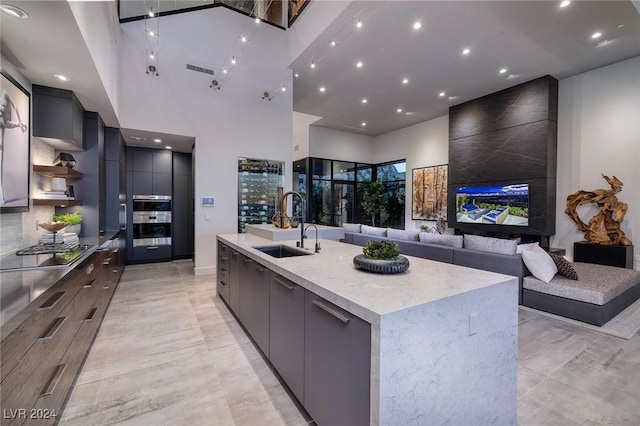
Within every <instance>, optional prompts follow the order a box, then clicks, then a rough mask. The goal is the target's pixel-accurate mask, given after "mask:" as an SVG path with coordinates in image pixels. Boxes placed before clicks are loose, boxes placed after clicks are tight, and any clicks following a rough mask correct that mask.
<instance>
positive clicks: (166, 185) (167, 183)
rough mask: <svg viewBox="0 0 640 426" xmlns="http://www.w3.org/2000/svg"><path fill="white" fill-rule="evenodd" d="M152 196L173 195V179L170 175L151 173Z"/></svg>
mask: <svg viewBox="0 0 640 426" xmlns="http://www.w3.org/2000/svg"><path fill="white" fill-rule="evenodd" d="M151 179H152V181H153V192H152V194H153V195H171V194H173V179H172V176H171V173H155V172H154V173H153V176H152V177H151Z"/></svg>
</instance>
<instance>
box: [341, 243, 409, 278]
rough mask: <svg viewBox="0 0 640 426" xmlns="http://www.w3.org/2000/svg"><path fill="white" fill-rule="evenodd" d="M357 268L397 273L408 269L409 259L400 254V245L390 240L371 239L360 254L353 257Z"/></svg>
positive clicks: (379, 272)
mask: <svg viewBox="0 0 640 426" xmlns="http://www.w3.org/2000/svg"><path fill="white" fill-rule="evenodd" d="M353 264H354V265H355V267H356V268H357V269H363V270H365V271H369V272H375V273H378V274H397V273H400V272H405V271H406V270H407V269H409V259H407V258H406V257H404V256H401V255H400V247H399V246H398V244H396V243H394V242H392V241H376V240H371V241H368V242H367V244H365V246H364V248H363V249H362V254H359V255H357V256H356V257H354V258H353Z"/></svg>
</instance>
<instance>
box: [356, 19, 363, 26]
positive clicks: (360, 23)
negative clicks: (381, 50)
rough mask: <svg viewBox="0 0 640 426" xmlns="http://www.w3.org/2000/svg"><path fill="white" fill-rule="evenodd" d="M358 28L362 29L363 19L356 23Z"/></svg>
mask: <svg viewBox="0 0 640 426" xmlns="http://www.w3.org/2000/svg"><path fill="white" fill-rule="evenodd" d="M356 28H362V19H358V22H356Z"/></svg>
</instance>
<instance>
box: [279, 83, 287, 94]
mask: <svg viewBox="0 0 640 426" xmlns="http://www.w3.org/2000/svg"><path fill="white" fill-rule="evenodd" d="M280 90H282V91H283V92H286V91H287V86H285V85H284V84H283V85H282V87H281V88H280Z"/></svg>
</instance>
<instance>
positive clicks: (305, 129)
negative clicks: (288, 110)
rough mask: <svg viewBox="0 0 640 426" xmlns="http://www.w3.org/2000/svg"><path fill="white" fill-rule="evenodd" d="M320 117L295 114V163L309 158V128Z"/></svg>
mask: <svg viewBox="0 0 640 426" xmlns="http://www.w3.org/2000/svg"><path fill="white" fill-rule="evenodd" d="M319 119H320V117H317V116H315V115H311V114H303V113H301V112H295V111H294V112H293V161H297V160H300V159H303V158H307V157H309V126H310V125H311V124H313V123H314V122H316V121H317V120H319Z"/></svg>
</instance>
